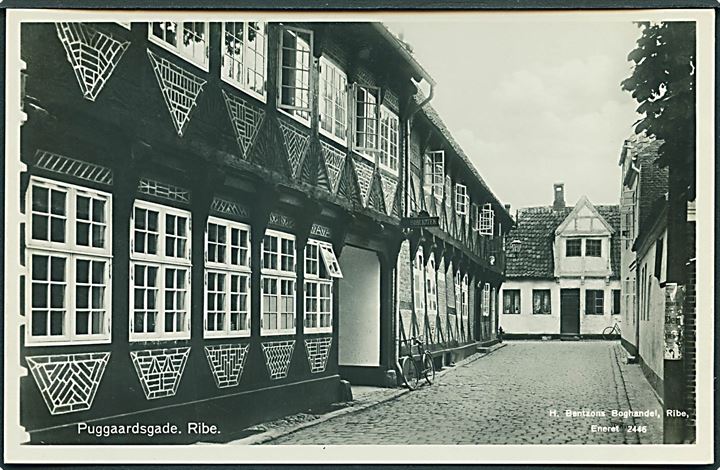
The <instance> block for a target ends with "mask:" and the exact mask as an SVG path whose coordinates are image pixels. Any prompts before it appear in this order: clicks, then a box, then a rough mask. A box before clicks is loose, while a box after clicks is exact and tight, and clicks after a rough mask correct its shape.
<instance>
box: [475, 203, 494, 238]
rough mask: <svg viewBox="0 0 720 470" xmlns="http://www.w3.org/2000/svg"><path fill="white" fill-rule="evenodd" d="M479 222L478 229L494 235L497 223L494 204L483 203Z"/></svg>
mask: <svg viewBox="0 0 720 470" xmlns="http://www.w3.org/2000/svg"><path fill="white" fill-rule="evenodd" d="M479 222H480V223H479V227H478V231H479V232H480V234H481V235H490V236H492V235H493V228H494V225H495V212H494V211H493V208H492V204H490V203H487V204H485V205H483V208H482V211H481V212H480V221H479Z"/></svg>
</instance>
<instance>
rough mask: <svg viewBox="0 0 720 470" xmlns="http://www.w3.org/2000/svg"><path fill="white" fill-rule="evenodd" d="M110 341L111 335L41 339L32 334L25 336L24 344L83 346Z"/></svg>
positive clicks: (33, 345) (32, 345) (34, 345)
mask: <svg viewBox="0 0 720 470" xmlns="http://www.w3.org/2000/svg"><path fill="white" fill-rule="evenodd" d="M111 343H112V337H111V336H107V337H105V336H103V337H102V338H100V337H94V338H91V339H70V338H67V337H62V338H57V339H47V337H42V339H39V338H38V339H36V337H32V336H27V335H26V336H25V346H26V347H36V346H38V347H39V346H81V345H82V346H85V345H91V344H111Z"/></svg>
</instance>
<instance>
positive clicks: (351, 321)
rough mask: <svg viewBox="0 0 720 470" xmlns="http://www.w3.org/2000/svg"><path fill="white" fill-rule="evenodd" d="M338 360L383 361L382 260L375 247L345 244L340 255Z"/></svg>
mask: <svg viewBox="0 0 720 470" xmlns="http://www.w3.org/2000/svg"><path fill="white" fill-rule="evenodd" d="M338 261H339V263H340V269H342V272H343V278H342V279H341V280H340V293H339V296H340V299H339V300H340V308H339V312H338V323H339V327H338V356H339V357H338V362H339V363H340V365H341V366H375V367H377V366H379V365H380V261H379V260H378V257H377V254H376V253H375V252H374V251H369V250H362V249H360V248H355V247H353V246H346V247H344V248H343V251H342V254H341V256H340V259H339V260H338Z"/></svg>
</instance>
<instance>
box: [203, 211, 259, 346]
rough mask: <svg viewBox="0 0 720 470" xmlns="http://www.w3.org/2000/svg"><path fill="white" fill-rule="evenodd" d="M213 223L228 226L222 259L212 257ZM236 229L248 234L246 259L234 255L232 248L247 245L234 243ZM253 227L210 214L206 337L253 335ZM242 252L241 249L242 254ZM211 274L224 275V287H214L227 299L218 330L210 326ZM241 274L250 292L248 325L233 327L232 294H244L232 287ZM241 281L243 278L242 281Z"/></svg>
mask: <svg viewBox="0 0 720 470" xmlns="http://www.w3.org/2000/svg"><path fill="white" fill-rule="evenodd" d="M210 224H214V225H217V226H221V227H224V229H225V242H224V248H225V259H224V260H221V261H211V260H210V259H209V256H208V252H209V246H210ZM233 230H239V231H241V232H245V233H246V235H247V237H246V241H247V245H246V246H245V247H244V249H245V250H246V252H245V256H244V259H243V257H240V259H239V263H234V262H233V260H232V258H233V256H232V250H233V249H238V250H241V249H243V246H242V245H241V244H238V245H233V243H232V231H233ZM251 236H252V235H251V230H250V226H249V225H247V224H243V223H240V222H235V221H232V220H227V219H221V218H219V217H214V216H210V217H208V221H207V224H206V225H205V292H204V297H203V307H204V309H203V311H204V315H203V317H204V318H203V337H204V338H218V337H223V338H242V337H248V336H250V332H251V321H252V320H251V316H252V315H251V308H250V295H251V273H252V266H251V261H250V260H251V248H252V239H251ZM239 253H240V252H239V251H238V254H239ZM209 274H215V275H224V280H223V285H222V286H221V287H222V290H220V291H214V292H219V293H221V294H222V295H224V302H223V308H222V314H223V315H224V318H225V321H224V325H223V328H222V329H217V330H210V329H208V314H209V308H208V307H209V305H208V304H209V302H208V301H209V296H208V294H210V291H209V287H210V286H209V283H208V278H209ZM235 276H236V277H238V278H239V279H245V286H246V289H247V292H246V293H245V309H244V310H245V314H246V320H245V324H244V325H243V326H244V328H241V329H236V330H233V329H232V328H231V325H232V321H231V318H232V314H233V309H232V304H233V302H232V296H233V295H241V294H239V293H234V292H233V291H232V279H233V277H235ZM239 282H241V281H239Z"/></svg>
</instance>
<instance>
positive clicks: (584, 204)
mask: <svg viewBox="0 0 720 470" xmlns="http://www.w3.org/2000/svg"><path fill="white" fill-rule="evenodd" d="M583 208H588V209H589V210H590V212H591V213H592V214H593V215H594V216H595V217H597V218H598V220H600V222H601V223H602V224H603V225H604V226H605V229H607V231H608V232H610V234H613V233H614V232H615V229H613V228H612V227H611V226H610V224H609V223H608V222H607V221H606V220H605V218H604V217H603V216H602V215H600V213H598V211H597V209H595V206H593V205H592V202H590V200H589V199H588V198H587V196H582V197H581V198H580V199H579V200H578V202H577V203H576V204H575V207H573V209H572V210H571V211H570V213H569V214H568V216H567V217H565V220H563V221H562V223H560V225H558V228H556V229H555V235H560V234H561V233H562V232H564V231H565V229H566V228H567V226H568V225H569V224H570V222H572V221H573V220H574V219H575V218H576V217H577V216H578V215H579V214H580V211H582V210H583Z"/></svg>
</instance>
